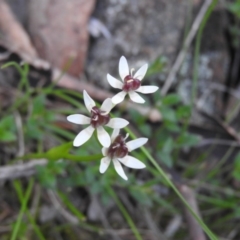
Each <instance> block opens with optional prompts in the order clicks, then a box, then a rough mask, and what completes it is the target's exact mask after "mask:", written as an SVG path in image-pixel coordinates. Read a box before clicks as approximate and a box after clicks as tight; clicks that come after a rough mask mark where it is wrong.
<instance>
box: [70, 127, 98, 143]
mask: <svg viewBox="0 0 240 240" xmlns="http://www.w3.org/2000/svg"><path fill="white" fill-rule="evenodd" d="M94 130H95V129H94V128H93V127H92V126H91V125H90V126H89V127H87V128H85V129H83V130H82V131H81V132H80V133H79V134H78V135H77V136H76V137H75V139H74V141H73V146H74V147H79V146H81V145H83V144H84V143H85V142H87V141H88V140H89V138H90V137H91V136H92V134H93V132H94Z"/></svg>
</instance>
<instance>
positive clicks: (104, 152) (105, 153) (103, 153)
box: [102, 147, 108, 157]
mask: <svg viewBox="0 0 240 240" xmlns="http://www.w3.org/2000/svg"><path fill="white" fill-rule="evenodd" d="M107 150H108V148H105V147H103V148H102V155H103V156H105V157H106V156H107Z"/></svg>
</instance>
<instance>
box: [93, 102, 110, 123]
mask: <svg viewBox="0 0 240 240" xmlns="http://www.w3.org/2000/svg"><path fill="white" fill-rule="evenodd" d="M109 121H110V115H109V114H106V112H103V111H101V110H100V109H99V108H98V107H96V106H95V107H93V108H92V110H91V125H92V126H93V127H94V128H97V127H99V126H103V125H106V124H108V122H109Z"/></svg>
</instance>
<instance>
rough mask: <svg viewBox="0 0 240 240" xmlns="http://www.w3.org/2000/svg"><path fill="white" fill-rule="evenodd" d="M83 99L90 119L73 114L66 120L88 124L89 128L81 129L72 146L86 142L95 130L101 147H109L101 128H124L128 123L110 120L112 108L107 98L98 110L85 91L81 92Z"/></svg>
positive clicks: (109, 140)
mask: <svg viewBox="0 0 240 240" xmlns="http://www.w3.org/2000/svg"><path fill="white" fill-rule="evenodd" d="M83 99H84V103H85V106H86V108H87V110H88V111H89V113H90V114H91V117H86V116H84V115H82V114H73V115H70V116H68V117H67V120H68V121H69V122H72V123H75V124H90V126H88V127H87V128H85V129H83V130H82V131H81V132H80V133H79V134H78V135H77V136H76V138H75V139H74V141H73V145H74V146H75V147H79V146H81V145H82V144H84V143H85V142H87V141H88V140H89V139H90V138H91V136H92V134H93V132H94V130H95V129H96V130H97V137H98V140H99V142H100V143H101V144H102V146H104V147H109V146H110V144H111V139H110V136H109V134H108V133H107V132H106V130H105V129H104V128H103V126H108V127H110V128H124V127H126V126H127V125H128V123H129V122H128V121H127V120H125V119H123V118H112V119H111V118H110V115H109V112H110V111H111V109H112V108H113V107H114V105H113V104H112V101H111V99H110V98H107V99H106V100H105V101H104V102H103V104H102V106H101V107H100V108H98V107H96V104H95V102H94V101H93V99H92V98H91V97H90V96H89V95H88V93H87V92H86V91H85V90H84V91H83Z"/></svg>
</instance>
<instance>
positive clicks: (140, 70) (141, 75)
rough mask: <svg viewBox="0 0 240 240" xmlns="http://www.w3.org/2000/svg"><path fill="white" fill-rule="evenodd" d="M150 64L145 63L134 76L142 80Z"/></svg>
mask: <svg viewBox="0 0 240 240" xmlns="http://www.w3.org/2000/svg"><path fill="white" fill-rule="evenodd" d="M147 69H148V64H147V63H146V64H144V65H143V66H142V67H140V68H139V69H138V71H137V72H136V73H135V74H134V76H133V77H134V78H137V79H138V80H140V81H141V80H142V79H143V78H144V76H145V74H146V72H147Z"/></svg>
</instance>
